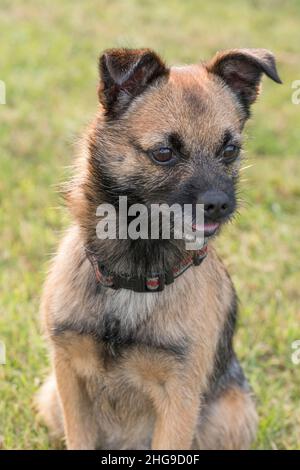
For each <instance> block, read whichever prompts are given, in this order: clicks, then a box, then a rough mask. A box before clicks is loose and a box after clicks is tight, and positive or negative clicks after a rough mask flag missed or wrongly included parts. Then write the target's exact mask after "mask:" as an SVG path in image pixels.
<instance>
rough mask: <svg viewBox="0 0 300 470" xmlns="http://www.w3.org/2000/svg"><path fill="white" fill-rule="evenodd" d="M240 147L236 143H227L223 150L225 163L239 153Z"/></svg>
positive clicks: (229, 161) (231, 160)
mask: <svg viewBox="0 0 300 470" xmlns="http://www.w3.org/2000/svg"><path fill="white" fill-rule="evenodd" d="M239 152H240V149H239V147H237V145H233V144H229V145H226V147H225V148H224V150H223V157H224V160H225V163H231V162H233V161H234V160H235V159H236V158H237V157H238V155H239Z"/></svg>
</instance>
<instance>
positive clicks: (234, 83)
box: [206, 49, 282, 111]
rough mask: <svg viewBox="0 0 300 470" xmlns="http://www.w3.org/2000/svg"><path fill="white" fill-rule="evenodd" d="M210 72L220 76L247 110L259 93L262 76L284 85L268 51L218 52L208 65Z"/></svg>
mask: <svg viewBox="0 0 300 470" xmlns="http://www.w3.org/2000/svg"><path fill="white" fill-rule="evenodd" d="M206 68H207V70H208V71H209V72H211V73H214V74H216V75H218V76H219V77H220V78H222V79H223V80H224V82H225V83H226V84H227V85H228V86H229V87H230V88H231V90H232V91H233V92H234V93H235V94H236V95H237V97H238V99H239V100H240V101H241V103H242V105H243V106H244V107H245V110H246V111H248V109H249V106H250V105H251V104H252V103H253V102H254V101H255V99H256V97H257V95H258V93H259V85H260V80H261V77H262V74H263V73H265V74H266V75H267V76H268V77H270V78H271V79H272V80H274V82H277V83H282V82H281V80H280V78H279V75H278V72H277V69H276V63H275V58H274V56H273V54H272V53H271V52H270V51H268V50H266V49H230V50H226V51H221V52H218V53H217V54H216V55H215V56H214V57H213V58H212V60H211V61H210V62H208V63H207V64H206Z"/></svg>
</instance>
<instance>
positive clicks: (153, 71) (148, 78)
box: [98, 49, 168, 117]
mask: <svg viewBox="0 0 300 470" xmlns="http://www.w3.org/2000/svg"><path fill="white" fill-rule="evenodd" d="M99 71H100V86H99V89H98V93H99V99H100V102H101V103H102V105H103V106H104V109H105V112H106V114H107V115H108V116H110V117H116V116H118V115H119V114H120V113H121V112H122V111H124V110H125V109H126V108H127V106H128V105H129V103H130V102H131V101H132V99H134V98H135V97H136V96H138V95H140V94H141V93H142V92H143V91H144V90H145V89H146V88H147V86H148V85H150V84H151V83H152V82H153V81H154V80H155V79H157V78H158V77H161V76H163V75H167V74H168V69H167V68H166V66H165V64H164V63H163V61H162V60H161V58H160V57H159V56H158V55H157V54H156V53H155V52H153V51H151V50H150V49H109V50H107V51H105V52H104V53H103V55H102V56H101V57H100V60H99Z"/></svg>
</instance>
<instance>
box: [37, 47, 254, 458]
mask: <svg viewBox="0 0 300 470" xmlns="http://www.w3.org/2000/svg"><path fill="white" fill-rule="evenodd" d="M122 54H123V53H122ZM122 57H123V56H122ZM222 58H223V56H222ZM159 66H160V67H162V65H161V64H159ZM213 67H214V64H213V63H210V65H209V66H207V67H205V66H203V65H196V66H190V67H185V68H174V69H171V72H170V73H168V75H166V76H165V77H161V79H159V80H158V84H157V86H156V85H155V84H154V85H153V86H151V87H150V88H149V89H146V91H144V92H143V93H142V94H140V96H138V97H137V98H136V99H135V100H134V101H133V102H132V103H131V104H130V107H129V110H130V112H129V114H128V113H127V114H126V112H127V111H125V118H123V119H121V120H116V121H113V122H112V123H111V125H110V130H109V136H110V137H109V138H105V137H104V138H102V134H101V129H103V126H104V125H105V122H106V121H105V119H106V118H105V112H104V111H105V103H104V105H103V107H102V106H101V107H100V110H99V113H98V115H97V117H96V119H95V121H94V123H93V124H92V125H91V127H90V129H89V131H88V133H87V136H86V139H85V141H84V151H83V154H82V156H81V158H80V161H79V164H78V168H77V176H76V177H75V179H74V180H73V184H72V186H71V188H69V194H68V202H69V206H70V208H71V211H72V213H73V216H74V220H75V223H74V225H73V226H72V227H71V228H70V229H69V230H68V232H67V234H66V236H65V237H64V239H63V241H62V243H61V245H60V248H59V251H58V254H57V255H56V257H55V259H54V261H53V263H52V267H51V270H50V273H49V276H48V278H47V281H46V285H45V289H44V294H43V299H42V308H41V310H42V316H43V323H44V329H45V332H46V335H47V337H48V340H49V345H50V351H51V358H52V364H53V375H52V376H51V377H50V378H49V379H48V380H47V382H46V383H45V385H44V386H43V388H42V389H41V391H40V393H39V397H38V403H39V405H38V406H39V411H40V414H41V415H42V417H43V418H44V420H45V421H46V423H47V424H48V426H49V428H50V429H52V431H53V433H54V434H55V435H56V436H57V435H60V436H64V435H65V437H66V443H67V447H68V449H95V448H104V449H116V448H117V449H128V448H131V449H132V448H133V449H136V448H152V449H190V448H200V449H204V448H208V449H216V448H217V449H241V448H248V447H249V446H250V444H251V442H252V440H253V437H254V435H255V428H256V421H257V417H256V412H255V407H254V404H253V401H252V399H251V393H250V392H249V390H248V389H247V388H244V387H243V386H242V385H241V384H238V383H235V381H234V380H232V381H230V380H228V383H227V382H226V388H225V386H224V389H222V387H220V389H218V392H216V393H215V392H214V393H212V392H211V391H210V380H211V377H212V376H213V374H214V368H215V361H216V354H217V350H218V345H219V344H220V341H221V340H222V337H223V334H224V331H225V328H226V325H227V322H228V315H229V312H230V310H231V309H232V303H233V299H234V290H233V286H232V283H231V280H230V278H229V276H228V274H227V272H226V270H225V268H224V266H223V264H222V262H221V261H220V260H219V259H218V257H217V255H216V254H215V252H214V250H213V248H212V247H210V249H209V252H208V256H207V258H206V259H205V260H204V261H203V263H202V265H201V266H200V267H192V268H190V269H189V270H188V271H186V272H185V273H184V275H182V276H180V277H179V278H178V279H177V280H176V282H175V283H174V284H172V285H170V286H168V287H167V288H166V289H165V290H164V291H162V292H157V293H146V294H145V293H137V292H133V291H129V290H125V289H121V290H117V291H114V290H112V289H104V291H101V293H100V294H99V295H98V294H97V292H96V289H95V278H94V273H93V270H92V267H91V264H90V263H89V261H88V259H87V257H86V255H85V252H84V250H83V246H84V245H85V244H86V242H87V237H88V234H91V233H92V232H93V231H94V230H95V208H96V206H97V204H99V199H100V201H101V198H102V196H103V195H101V189H100V190H99V191H100V195H99V199H98V200H96V198H95V191H97V190H96V189H95V186H93V185H92V184H91V179H92V174H93V171H94V170H93V168H92V166H91V157H90V155H91V152H92V151H93V150H94V149H96V148H99V146H102V151H103V154H104V155H108V154H113V155H126V158H118V159H115V160H114V159H113V158H111V159H110V161H108V162H107V165H108V166H109V171H110V175H111V177H112V178H116V181H118V179H119V181H120V184H122V182H123V181H125V180H127V179H128V178H129V177H130V176H131V175H136V174H137V173H138V172H139V171H140V170H141V157H140V156H139V155H137V154H136V153H135V151H134V150H133V149H132V147H131V145H130V140H131V139H132V136H134V139H135V140H136V141H137V142H138V144H139V145H140V146H141V147H143V148H145V147H150V146H151V145H152V144H155V143H156V142H157V141H158V140H159V139H160V138H161V136H162V135H163V134H164V133H166V132H168V131H169V130H170V129H172V131H174V132H178V133H180V132H182V130H183V131H184V139H185V142H187V145H188V148H189V151H190V152H191V153H193V151H195V149H196V148H197V147H199V146H201V147H202V148H205V149H206V151H207V152H213V149H214V146H215V145H216V142H217V141H218V139H219V134H220V130H224V129H226V128H227V127H230V128H231V129H234V130H235V131H236V133H237V134H239V135H240V133H241V130H242V128H243V125H244V121H245V112H244V110H243V108H242V106H241V105H240V103H239V102H238V100H237V99H236V98H235V96H234V94H233V93H232V91H231V90H230V88H229V87H226V86H224V84H222V81H221V78H220V77H218V76H213V70H212V69H213ZM101 90H102V88H101V87H100V95H101V93H103V91H101ZM101 96H102V95H101ZM103 101H104V98H102V104H103ZM220 102H221V103H222V106H221V107H220ZM199 106H200V107H201V109H202V112H203V119H202V121H201V123H200V124H199V121H198V120H196V119H194V120H193V119H191V116H193V115H195V114H196V113H197V112H198V111H197V109H199ZM220 108H221V109H220ZM116 136H118V137H116ZM142 165H143V166H142V171H143V173H145V174H147V175H148V177H147V181H145V182H144V184H145V192H146V193H147V191H148V190H149V192H150V191H151V187H153V185H155V184H158V183H157V182H158V181H159V180H160V179H161V168H160V167H159V166H155V165H153V162H151V161H150V159H149V160H147V159H145V158H144V159H143V161H142ZM193 165H194V162H193V161H192V160H191V161H189V162H188V163H187V166H186V169H185V171H181V170H180V169H174V170H173V171H174V172H176V178H177V180H176V181H178V185H180V184H183V182H184V181H185V180H187V179H188V178H189V177H190V175H191V174H192V173H193V168H194V167H193ZM228 171H231V172H232V173H235V172H237V166H233V167H232V168H231V169H230V170H228ZM120 178H122V180H121V179H120ZM147 185H148V189H147ZM116 243H117V242H116ZM116 243H114V242H113V241H107V242H106V246H105V250H106V253H108V254H109V255H110V256H111V257H113V254H114V251H115V250H116V249H117V250H118V247H117V245H116ZM125 252H126V245H125V248H124V250H123V251H122V250H121V251H119V252H118V256H117V257H116V259H114V269H115V270H116V271H117V272H118V271H120V272H122V271H124V267H127V271H128V270H129V272H132V273H134V272H136V271H135V270H137V272H139V270H141V271H142V270H143V265H142V264H141V265H138V266H136V265H134V264H130V261H129V260H128V258H126V257H125V255H124V253H125ZM175 259H176V258H175ZM141 263H143V261H142V260H141ZM170 263H171V262H170ZM119 311H120V313H118V312H119ZM107 312H117V313H116V315H117V316H118V315H119V316H118V322H119V323H118V324H119V325H120V330H121V331H122V329H123V330H126V329H128V328H131V329H134V328H135V327H136V325H138V326H139V328H140V330H139V331H140V332H136V339H135V341H134V342H133V344H130V346H128V347H126V346H125V347H123V348H122V352H121V354H119V355H115V351H114V349H113V348H112V347H111V346H110V344H109V342H108V343H106V342H104V341H101V340H99V339H97V338H96V337H95V336H94V334H93V333H95V334H96V333H97V332H96V331H93V330H92V331H91V334H88V333H87V330H86V328H87V325H89V322H90V324H91V325H92V327H93V328H94V326H93V325H94V323H93V322H95V321H97V322H98V323H99V322H100V323H101V321H102V320H103V321H104V319H105V317H106V316H107ZM98 323H97V324H98ZM62 325H63V328H62ZM66 325H69V327H66ZM82 325H84V328H85V330H84V331H83V330H82ZM146 338H147V340H146ZM149 338H150V339H151V341H150V342H149ZM187 344H188V346H187Z"/></svg>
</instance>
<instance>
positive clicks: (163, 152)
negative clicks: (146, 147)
mask: <svg viewBox="0 0 300 470" xmlns="http://www.w3.org/2000/svg"><path fill="white" fill-rule="evenodd" d="M173 156H174V154H173V151H172V149H170V148H169V147H160V148H159V149H157V150H154V151H153V152H152V157H153V160H155V161H156V162H157V163H161V164H164V163H170V161H171V160H172V159H173Z"/></svg>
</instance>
